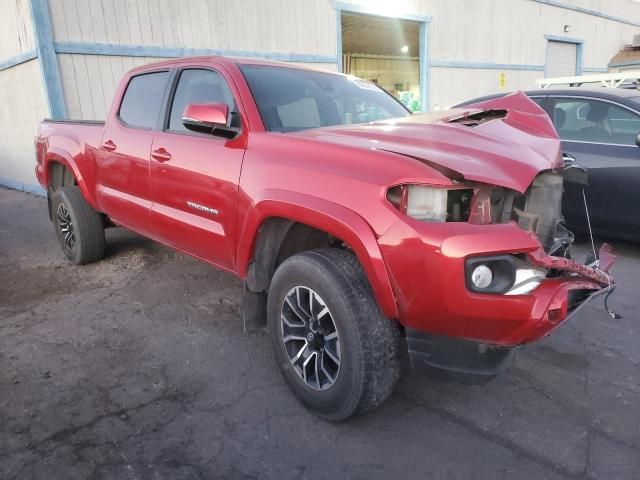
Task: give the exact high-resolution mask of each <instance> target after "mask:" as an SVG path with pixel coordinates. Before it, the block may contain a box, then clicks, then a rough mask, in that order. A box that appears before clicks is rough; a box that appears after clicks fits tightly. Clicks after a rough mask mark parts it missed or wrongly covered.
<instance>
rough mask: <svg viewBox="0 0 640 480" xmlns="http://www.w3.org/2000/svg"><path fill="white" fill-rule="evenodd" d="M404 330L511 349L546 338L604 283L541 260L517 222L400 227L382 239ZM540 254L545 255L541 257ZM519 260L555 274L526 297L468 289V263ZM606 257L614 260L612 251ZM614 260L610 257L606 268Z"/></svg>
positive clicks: (593, 273)
mask: <svg viewBox="0 0 640 480" xmlns="http://www.w3.org/2000/svg"><path fill="white" fill-rule="evenodd" d="M378 241H379V244H380V248H381V251H382V254H383V257H384V259H385V263H386V265H387V267H388V269H389V273H390V276H391V278H392V282H393V284H394V289H395V292H396V296H397V303H398V310H399V312H400V316H399V319H398V320H399V321H400V323H401V324H402V325H403V326H404V327H405V328H407V329H411V330H415V331H417V332H425V333H429V334H432V335H444V336H448V337H454V338H460V339H466V340H473V341H476V342H483V343H487V344H490V345H495V346H516V345H521V344H524V343H528V342H532V341H534V340H537V339H538V338H540V337H543V336H545V335H547V334H548V333H549V332H551V331H552V330H553V329H554V328H556V327H557V326H558V325H560V324H561V323H562V322H564V321H565V320H567V319H568V318H569V317H570V316H571V315H572V313H573V312H575V311H577V308H579V307H580V305H584V303H585V302H586V301H587V300H588V299H590V298H592V297H593V296H594V295H595V294H598V293H599V292H603V291H606V290H607V286H606V285H607V284H606V283H605V279H606V282H608V281H609V277H608V276H607V275H606V274H603V273H602V272H601V271H598V270H595V269H591V268H589V267H586V266H580V265H579V264H577V263H576V262H572V261H567V260H566V259H560V258H556V257H549V256H546V255H545V254H544V253H543V252H542V250H541V245H540V242H539V241H538V240H537V238H535V236H533V235H531V234H530V233H528V232H525V231H523V230H521V229H520V228H518V226H517V225H516V224H515V223H507V224H494V225H473V224H469V223H442V224H425V223H422V222H417V221H413V220H410V221H408V222H404V221H403V222H398V223H397V224H396V225H394V226H393V227H392V228H391V229H390V230H389V231H387V232H386V233H385V234H384V235H382V236H381V237H380V238H379V240H378ZM541 252H542V253H541ZM499 254H523V255H524V256H526V257H527V258H528V259H529V261H530V262H531V263H532V264H533V265H538V266H544V267H546V268H555V269H557V270H558V271H560V272H561V275H559V276H556V277H553V278H547V279H546V280H544V281H543V282H542V283H541V284H540V286H538V288H536V289H535V290H534V291H532V292H531V293H529V294H526V295H502V294H487V293H474V292H471V291H470V290H468V289H467V287H466V285H465V268H464V264H465V259H466V258H468V257H472V256H482V255H499ZM609 256H610V257H612V256H611V255H610V253H609ZM612 263H613V260H612V259H611V258H608V261H607V269H608V268H610V266H611V264H612Z"/></svg>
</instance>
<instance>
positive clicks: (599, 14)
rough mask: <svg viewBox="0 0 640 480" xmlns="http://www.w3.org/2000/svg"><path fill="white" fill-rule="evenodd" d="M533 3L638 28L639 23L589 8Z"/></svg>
mask: <svg viewBox="0 0 640 480" xmlns="http://www.w3.org/2000/svg"><path fill="white" fill-rule="evenodd" d="M533 1H534V2H538V3H542V4H544V5H549V6H552V7H558V8H565V9H567V10H573V11H574V12H580V13H586V14H587V15H592V16H594V17H600V18H605V19H607V20H612V21H614V22H620V23H626V24H627V25H633V26H634V27H640V22H635V21H633V20H629V19H627V18H623V17H616V16H614V15H609V14H607V13H603V12H598V11H597V10H591V9H590V8H583V7H578V6H576V5H572V4H570V3H566V2H561V1H558V0H533Z"/></svg>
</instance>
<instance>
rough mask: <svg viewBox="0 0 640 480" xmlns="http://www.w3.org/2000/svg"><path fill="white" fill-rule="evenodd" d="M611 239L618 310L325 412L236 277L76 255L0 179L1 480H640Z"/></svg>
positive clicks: (636, 400) (32, 202)
mask: <svg viewBox="0 0 640 480" xmlns="http://www.w3.org/2000/svg"><path fill="white" fill-rule="evenodd" d="M613 245H614V249H615V250H616V252H617V254H618V255H619V260H618V264H617V265H616V268H615V270H614V273H615V275H616V278H617V280H618V282H619V287H618V291H617V292H616V294H615V295H613V296H612V298H611V300H610V305H611V306H612V307H613V308H614V309H615V310H616V311H617V312H618V313H621V314H622V315H623V318H622V319H619V320H612V319H610V318H609V317H608V316H607V314H606V312H605V310H604V308H603V304H602V300H601V299H600V300H595V301H593V302H591V303H590V304H589V305H587V306H586V307H585V308H584V309H583V310H582V311H581V312H580V314H579V316H578V317H576V318H573V319H571V320H570V321H569V322H567V323H565V324H564V325H563V326H561V327H560V328H559V329H557V330H556V331H555V332H554V333H553V335H552V336H551V337H549V338H546V339H544V340H543V341H541V342H539V343H537V344H534V345H531V346H527V347H525V348H522V349H521V351H520V352H519V355H518V356H517V358H516V361H515V363H514V364H513V365H512V366H511V367H510V368H509V369H508V370H507V371H506V372H505V373H504V374H503V375H502V376H500V377H498V378H497V379H496V380H494V381H492V382H490V383H488V384H486V385H482V386H467V385H459V384H454V383H446V382H442V381H438V380H435V379H429V378H427V377H425V376H424V375H421V374H415V373H413V372H411V371H410V370H408V369H406V371H405V372H404V373H403V377H402V379H401V381H400V384H399V386H398V389H397V391H396V393H395V394H394V395H393V396H392V397H391V398H390V399H389V400H388V401H387V402H386V403H385V404H384V405H383V406H382V407H381V408H380V409H378V410H377V411H375V412H373V413H371V414H369V415H366V416H362V417H358V418H355V419H353V420H351V421H349V422H346V423H342V424H329V423H326V422H324V421H322V420H319V419H317V418H315V417H313V416H312V415H310V414H309V413H307V412H306V411H305V409H304V408H303V407H302V406H301V405H300V404H299V403H298V402H297V401H296V400H295V399H294V398H293V396H292V394H290V393H289V391H288V389H287V387H286V385H285V384H284V381H283V380H282V379H281V377H280V374H279V373H278V371H277V369H276V367H275V364H274V361H273V359H272V356H271V350H270V346H269V339H268V335H267V332H266V331H259V332H256V333H252V334H245V333H243V331H242V319H241V315H240V303H241V289H240V282H239V281H238V280H236V279H234V278H233V277H231V276H229V275H227V274H224V273H221V272H218V271H216V270H215V269H213V268H212V267H210V266H207V265H205V264H204V263H201V262H199V261H197V260H195V259H192V258H189V257H187V256H184V255H182V254H179V253H176V252H174V251H172V250H170V249H168V248H165V247H163V246H161V245H159V244H156V243H154V242H152V241H149V240H146V239H143V238H141V237H139V236H137V235H135V234H133V233H130V232H128V231H125V230H123V229H110V230H108V232H107V254H106V258H105V259H104V260H103V261H101V262H98V263H96V264H93V265H88V266H84V267H78V266H74V265H71V264H69V263H68V262H67V261H66V260H65V259H64V257H63V255H62V252H61V251H60V248H59V246H58V244H57V242H56V238H55V235H54V231H53V227H52V225H51V224H50V223H49V220H48V218H47V213H46V201H45V200H44V199H41V198H36V197H33V196H30V195H27V194H24V193H20V192H15V191H10V190H5V189H0V478H2V479H7V480H9V479H20V480H23V479H31V478H36V479H65V480H67V479H76V478H78V479H89V478H91V479H94V478H95V479H102V478H116V479H192V478H195V479H214V478H216V479H217V478H228V479H240V478H247V479H375V478H407V479H413V478H416V479H417V478H419V479H446V480H449V479H518V480H526V479H535V480H539V479H578V478H586V479H606V480H614V479H638V478H640V340H639V335H638V334H639V327H638V322H637V319H638V315H637V312H638V307H639V306H640V299H639V296H638V294H637V292H636V290H635V289H636V286H637V285H638V282H639V281H640V268H639V267H640V247H638V246H637V245H634V244H630V243H624V242H613ZM587 248H588V246H587V242H586V241H584V240H583V241H582V242H581V244H580V245H578V248H577V251H578V252H579V254H578V255H577V256H578V258H581V256H582V257H584V256H585V255H586V252H587Z"/></svg>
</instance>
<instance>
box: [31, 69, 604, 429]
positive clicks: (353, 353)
mask: <svg viewBox="0 0 640 480" xmlns="http://www.w3.org/2000/svg"><path fill="white" fill-rule="evenodd" d="M36 149H37V167H36V173H37V177H38V179H39V182H40V183H41V184H42V186H43V187H45V188H46V189H47V191H48V198H49V213H50V217H51V219H52V221H53V223H54V225H55V229H56V233H57V236H58V239H59V241H60V244H61V246H62V249H63V251H64V253H65V255H66V256H67V257H68V259H69V260H71V261H72V262H75V263H77V264H85V263H88V262H94V261H97V260H99V259H100V258H101V257H102V255H103V251H104V244H105V235H104V230H105V228H108V227H113V226H123V227H126V228H129V229H131V230H133V231H135V232H138V233H140V234H142V235H145V236H147V237H149V238H151V239H154V240H157V241H158V242H161V243H164V244H166V245H170V246H172V247H174V248H176V249H178V250H180V251H182V252H185V253H188V254H190V255H193V256H195V257H198V258H200V259H202V260H204V261H206V262H208V263H210V264H212V265H214V266H216V267H218V268H221V269H223V270H226V271H228V272H230V273H232V274H234V275H237V276H238V277H240V278H242V279H244V302H243V303H244V305H243V308H244V321H245V326H246V327H248V326H259V325H261V324H264V322H266V323H267V324H268V328H269V331H270V336H271V340H272V343H273V349H274V354H275V358H276V363H277V365H278V367H279V368H280V370H281V371H282V374H283V376H284V378H285V380H286V382H287V383H288V385H289V386H290V387H291V389H292V391H293V392H294V394H295V395H296V396H297V397H298V398H299V399H300V400H301V401H302V403H303V404H304V405H305V406H306V407H307V408H309V409H310V410H312V411H313V412H315V413H316V414H318V415H320V416H322V417H324V418H327V419H330V420H342V419H345V418H347V417H349V416H351V415H353V414H355V413H360V412H363V411H366V410H368V409H371V408H372V407H375V406H377V405H379V404H380V403H381V402H382V401H383V400H384V399H385V398H386V397H387V396H388V395H389V394H390V393H391V391H392V390H393V388H394V386H395V384H396V382H397V379H398V377H399V372H400V360H401V357H402V356H403V353H406V352H408V355H409V358H410V360H411V362H412V364H413V365H414V367H427V368H430V369H431V370H432V371H434V372H448V373H450V374H451V375H452V376H454V377H457V378H460V379H463V380H473V381H479V380H482V379H487V378H491V377H492V376H494V375H496V374H497V373H498V372H499V371H500V370H501V369H503V368H504V366H505V365H506V364H507V362H508V359H509V358H510V356H511V354H512V352H513V351H514V348H515V347H517V346H519V345H522V344H524V343H527V342H531V341H534V340H537V339H539V338H540V337H542V336H544V335H546V334H548V333H549V332H550V331H551V330H553V329H554V328H555V327H557V326H558V325H559V324H561V323H562V322H563V321H564V320H565V319H566V318H567V317H568V316H569V315H570V314H571V313H572V312H573V311H575V310H577V308H578V307H579V306H580V305H584V303H585V301H586V300H587V299H589V298H591V297H593V296H595V295H597V294H599V293H603V292H606V291H608V289H610V288H611V282H612V280H611V279H610V277H609V274H608V273H607V272H608V271H609V269H610V267H611V265H612V263H613V260H614V258H613V256H612V254H611V253H610V251H609V250H608V249H607V248H603V249H601V251H600V259H599V263H598V261H596V262H593V263H592V264H590V265H589V266H587V265H581V264H579V263H577V262H574V261H572V260H571V259H570V255H569V248H570V246H571V243H572V241H573V235H572V234H571V233H570V232H569V231H568V230H567V229H566V228H564V227H563V224H562V214H561V212H560V205H561V198H562V191H563V182H564V181H565V180H566V179H571V178H577V177H578V176H579V175H576V167H575V166H571V167H566V168H565V167H564V166H563V162H562V154H561V151H560V143H559V141H558V137H557V135H556V132H555V130H554V129H553V126H552V124H551V122H550V120H549V119H548V117H547V116H546V114H545V112H544V111H543V110H542V109H540V108H539V107H538V106H537V105H536V104H534V103H533V102H532V101H530V100H529V99H528V98H527V97H526V96H524V95H522V94H514V95H509V96H506V97H503V98H500V99H495V100H491V101H489V102H485V103H482V104H476V105H473V106H470V107H466V109H465V110H464V111H449V112H436V113H431V114H418V115H411V114H410V112H409V111H407V110H406V109H405V108H404V107H403V105H402V104H401V103H399V102H398V101H397V100H396V99H395V98H393V97H392V96H391V95H389V94H388V93H387V92H385V91H384V90H382V89H380V88H379V87H378V86H377V85H375V84H374V83H371V82H368V81H364V80H361V79H357V78H354V77H351V76H347V75H341V74H335V73H328V72H324V71H316V70H313V69H307V68H301V67H295V66H291V65H287V64H282V63H277V62H268V61H259V60H255V59H231V58H219V57H198V58H182V59H177V60H171V61H166V62H161V63H156V64H152V65H147V66H144V67H140V68H136V69H134V70H132V71H131V72H129V73H128V74H127V75H126V76H125V77H124V79H123V80H122V82H121V84H120V86H119V88H118V90H117V93H116V95H115V99H114V100H113V104H112V106H111V110H110V112H109V115H108V117H107V120H106V122H88V121H77V122H74V121H52V120H45V121H44V122H43V123H42V124H41V126H40V128H39V131H38V134H37V138H36Z"/></svg>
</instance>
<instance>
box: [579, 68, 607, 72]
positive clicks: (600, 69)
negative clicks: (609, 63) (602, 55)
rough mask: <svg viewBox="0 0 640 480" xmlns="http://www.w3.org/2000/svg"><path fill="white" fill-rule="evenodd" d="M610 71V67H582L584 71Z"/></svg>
mask: <svg viewBox="0 0 640 480" xmlns="http://www.w3.org/2000/svg"><path fill="white" fill-rule="evenodd" d="M585 72H586V73H608V72H609V69H608V68H607V67H584V68H583V69H582V73H585Z"/></svg>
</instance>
